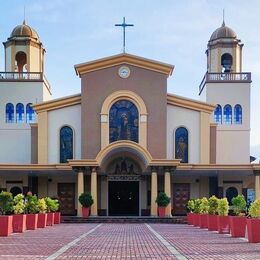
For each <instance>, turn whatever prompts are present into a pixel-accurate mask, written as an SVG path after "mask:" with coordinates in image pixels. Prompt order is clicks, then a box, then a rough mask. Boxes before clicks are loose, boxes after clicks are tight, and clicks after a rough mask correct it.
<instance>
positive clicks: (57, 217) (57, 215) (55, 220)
mask: <svg viewBox="0 0 260 260" xmlns="http://www.w3.org/2000/svg"><path fill="white" fill-rule="evenodd" d="M54 224H60V212H55V213H54Z"/></svg>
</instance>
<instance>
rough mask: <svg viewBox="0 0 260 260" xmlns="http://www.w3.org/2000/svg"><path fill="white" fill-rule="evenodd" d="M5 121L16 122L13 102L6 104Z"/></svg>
mask: <svg viewBox="0 0 260 260" xmlns="http://www.w3.org/2000/svg"><path fill="white" fill-rule="evenodd" d="M5 122H6V123H13V122H14V105H13V104H12V103H8V104H6V106H5Z"/></svg>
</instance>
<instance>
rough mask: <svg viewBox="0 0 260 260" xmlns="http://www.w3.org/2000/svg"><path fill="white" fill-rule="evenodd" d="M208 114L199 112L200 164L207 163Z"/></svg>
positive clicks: (208, 140)
mask: <svg viewBox="0 0 260 260" xmlns="http://www.w3.org/2000/svg"><path fill="white" fill-rule="evenodd" d="M209 144H210V114H208V113H206V112H200V163H202V164H208V163H209V154H210V145H209Z"/></svg>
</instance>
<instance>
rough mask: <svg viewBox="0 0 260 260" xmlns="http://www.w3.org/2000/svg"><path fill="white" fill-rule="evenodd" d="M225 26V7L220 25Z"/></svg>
mask: <svg viewBox="0 0 260 260" xmlns="http://www.w3.org/2000/svg"><path fill="white" fill-rule="evenodd" d="M224 26H226V24H225V9H224V8H223V22H222V27H224Z"/></svg>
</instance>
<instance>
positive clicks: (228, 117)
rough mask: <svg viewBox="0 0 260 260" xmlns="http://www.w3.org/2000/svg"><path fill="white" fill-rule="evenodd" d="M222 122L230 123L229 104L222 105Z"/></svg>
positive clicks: (230, 112)
mask: <svg viewBox="0 0 260 260" xmlns="http://www.w3.org/2000/svg"><path fill="white" fill-rule="evenodd" d="M224 123H225V124H227V125H231V124H232V107H231V106H230V105H225V107H224Z"/></svg>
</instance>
